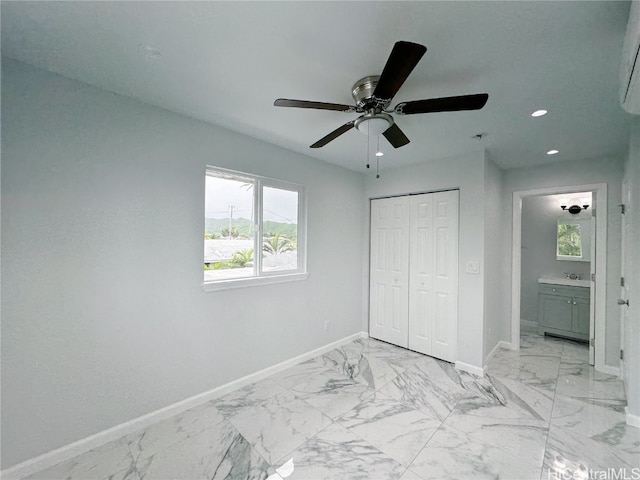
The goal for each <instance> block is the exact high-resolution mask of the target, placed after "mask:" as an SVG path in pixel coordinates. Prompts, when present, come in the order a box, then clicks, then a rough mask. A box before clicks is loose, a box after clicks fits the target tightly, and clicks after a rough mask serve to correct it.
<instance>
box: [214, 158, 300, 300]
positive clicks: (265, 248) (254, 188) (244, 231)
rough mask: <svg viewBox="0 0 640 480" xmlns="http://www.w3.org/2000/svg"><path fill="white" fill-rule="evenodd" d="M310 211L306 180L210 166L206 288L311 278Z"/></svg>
mask: <svg viewBox="0 0 640 480" xmlns="http://www.w3.org/2000/svg"><path fill="white" fill-rule="evenodd" d="M305 213H306V211H305V192H304V188H303V187H302V186H300V185H295V184H291V183H287V182H282V181H279V180H274V179H270V178H266V177H260V176H257V175H251V174H247V173H241V172H234V171H230V170H226V169H221V168H216V167H207V170H206V175H205V219H204V283H203V287H204V289H205V290H207V291H208V290H221V289H227V288H236V287H246V286H252V285H258V284H264V283H278V282H282V281H291V280H300V279H304V278H306V255H305V253H306V252H305V225H306V217H305Z"/></svg>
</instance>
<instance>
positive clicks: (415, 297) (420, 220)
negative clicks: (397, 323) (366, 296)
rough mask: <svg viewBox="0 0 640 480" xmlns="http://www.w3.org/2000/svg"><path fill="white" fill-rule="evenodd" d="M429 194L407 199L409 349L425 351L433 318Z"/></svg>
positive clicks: (431, 208)
mask: <svg viewBox="0 0 640 480" xmlns="http://www.w3.org/2000/svg"><path fill="white" fill-rule="evenodd" d="M432 201H433V196H432V195H415V196H412V197H411V198H410V220H409V224H410V229H409V252H410V253H409V259H410V260H409V261H410V266H409V292H408V295H409V348H410V349H411V350H415V351H417V352H421V353H427V354H429V352H430V350H431V343H432V331H431V324H430V322H429V319H430V318H432V317H433V307H434V305H433V300H432V298H433V279H434V264H433V260H434V257H433V255H432V253H431V252H432V250H433V241H434V239H433V203H432Z"/></svg>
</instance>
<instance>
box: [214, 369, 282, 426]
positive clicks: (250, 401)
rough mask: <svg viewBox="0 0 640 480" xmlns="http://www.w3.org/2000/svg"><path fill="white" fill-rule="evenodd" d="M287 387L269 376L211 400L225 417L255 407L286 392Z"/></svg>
mask: <svg viewBox="0 0 640 480" xmlns="http://www.w3.org/2000/svg"><path fill="white" fill-rule="evenodd" d="M285 392H286V389H285V388H284V387H282V386H281V385H280V384H279V383H278V382H276V381H275V380H272V379H271V378H267V379H265V380H262V381H260V382H257V383H252V384H250V385H247V386H246V387H243V388H240V389H238V390H235V391H233V392H230V393H228V394H226V395H224V396H222V397H220V398H217V399H215V400H212V401H211V402H210V404H211V405H213V406H214V407H215V408H216V409H217V410H218V411H219V412H220V413H221V414H222V415H223V416H224V417H225V418H229V417H230V416H231V415H235V414H237V413H238V412H239V411H240V410H243V409H248V408H249V409H250V408H253V407H254V406H255V405H257V404H259V403H260V402H263V401H265V400H268V399H270V398H273V397H275V396H276V395H279V394H281V393H285Z"/></svg>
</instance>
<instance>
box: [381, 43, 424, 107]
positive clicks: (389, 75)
mask: <svg viewBox="0 0 640 480" xmlns="http://www.w3.org/2000/svg"><path fill="white" fill-rule="evenodd" d="M426 51H427V47H425V46H424V45H420V44H419V43H411V42H402V41H401V42H396V44H395V45H394V46H393V50H391V54H390V55H389V59H388V60H387V64H386V65H385V66H384V69H383V70H382V74H381V75H380V80H378V85H376V89H375V90H374V92H373V94H374V95H375V96H376V97H377V98H381V99H384V100H391V99H392V98H393V96H394V95H395V94H396V93H397V92H398V90H400V87H401V86H402V84H403V83H404V81H405V80H406V79H407V77H408V76H409V74H410V73H411V72H412V71H413V69H414V68H415V66H416V65H417V64H418V62H419V61H420V59H421V58H422V56H423V55H424V54H425V52H426Z"/></svg>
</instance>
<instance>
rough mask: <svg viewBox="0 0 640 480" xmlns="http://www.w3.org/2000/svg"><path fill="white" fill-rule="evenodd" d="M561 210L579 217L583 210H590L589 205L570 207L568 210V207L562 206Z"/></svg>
mask: <svg viewBox="0 0 640 480" xmlns="http://www.w3.org/2000/svg"><path fill="white" fill-rule="evenodd" d="M560 208H561V209H562V210H566V211H568V212H569V213H571V214H573V215H577V214H578V213H580V212H581V211H582V210H586V209H587V208H589V205H582V206H580V205H571V206H570V207H568V208H567V206H566V205H560Z"/></svg>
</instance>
